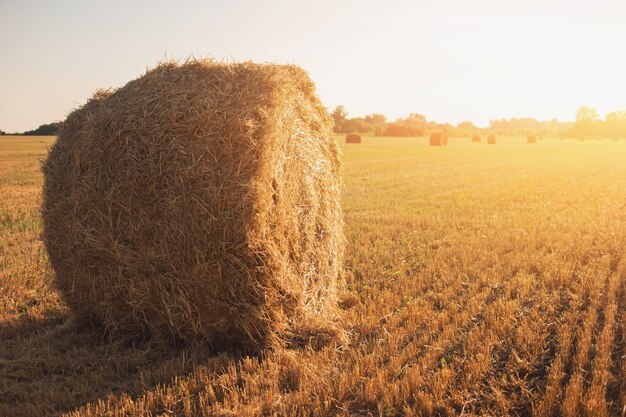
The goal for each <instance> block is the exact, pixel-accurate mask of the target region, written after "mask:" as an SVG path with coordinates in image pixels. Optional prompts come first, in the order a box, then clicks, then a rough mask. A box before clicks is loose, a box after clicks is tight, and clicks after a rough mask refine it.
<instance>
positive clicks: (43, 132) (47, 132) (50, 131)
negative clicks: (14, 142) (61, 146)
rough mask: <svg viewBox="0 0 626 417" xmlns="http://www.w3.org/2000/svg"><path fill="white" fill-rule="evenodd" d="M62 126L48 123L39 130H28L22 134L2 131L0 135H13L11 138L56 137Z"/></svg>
mask: <svg viewBox="0 0 626 417" xmlns="http://www.w3.org/2000/svg"><path fill="white" fill-rule="evenodd" d="M60 126H61V123H60V122H53V123H46V124H43V125H41V126H39V127H38V128H37V129H33V130H27V131H26V132H22V133H7V132H5V131H3V130H1V129H0V135H1V136H4V135H11V136H52V135H56V134H57V132H58V130H59V127H60Z"/></svg>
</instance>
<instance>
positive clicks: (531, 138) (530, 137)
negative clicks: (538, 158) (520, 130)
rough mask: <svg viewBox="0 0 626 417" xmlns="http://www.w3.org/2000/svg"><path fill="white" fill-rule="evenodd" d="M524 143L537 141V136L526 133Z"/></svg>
mask: <svg viewBox="0 0 626 417" xmlns="http://www.w3.org/2000/svg"><path fill="white" fill-rule="evenodd" d="M526 143H537V136H535V135H528V137H527V138H526Z"/></svg>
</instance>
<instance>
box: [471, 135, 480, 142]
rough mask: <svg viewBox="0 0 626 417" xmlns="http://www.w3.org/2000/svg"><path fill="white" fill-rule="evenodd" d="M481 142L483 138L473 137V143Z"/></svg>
mask: <svg viewBox="0 0 626 417" xmlns="http://www.w3.org/2000/svg"><path fill="white" fill-rule="evenodd" d="M481 140H482V139H481V137H480V136H478V135H474V136H472V142H480V141H481Z"/></svg>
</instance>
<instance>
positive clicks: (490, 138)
mask: <svg viewBox="0 0 626 417" xmlns="http://www.w3.org/2000/svg"><path fill="white" fill-rule="evenodd" d="M487 144H488V145H495V144H496V135H489V136H487Z"/></svg>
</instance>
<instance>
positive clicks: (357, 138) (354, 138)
mask: <svg viewBox="0 0 626 417" xmlns="http://www.w3.org/2000/svg"><path fill="white" fill-rule="evenodd" d="M361 142H363V139H362V138H361V135H359V134H358V133H348V134H347V135H346V143H361Z"/></svg>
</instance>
